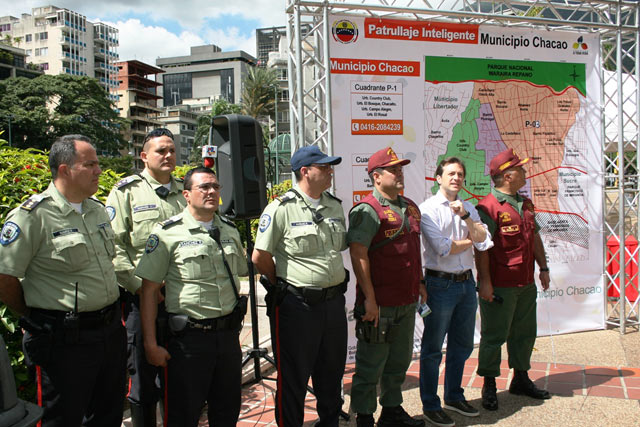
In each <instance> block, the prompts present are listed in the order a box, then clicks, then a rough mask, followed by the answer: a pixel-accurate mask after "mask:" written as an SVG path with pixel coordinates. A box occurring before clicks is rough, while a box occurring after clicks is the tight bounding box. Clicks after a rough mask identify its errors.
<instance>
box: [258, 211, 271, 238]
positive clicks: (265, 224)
mask: <svg viewBox="0 0 640 427" xmlns="http://www.w3.org/2000/svg"><path fill="white" fill-rule="evenodd" d="M269 225H271V216H270V215H269V214H262V216H261V217H260V223H259V224H258V227H259V230H260V232H261V233H264V231H265V230H266V229H267V228H269Z"/></svg>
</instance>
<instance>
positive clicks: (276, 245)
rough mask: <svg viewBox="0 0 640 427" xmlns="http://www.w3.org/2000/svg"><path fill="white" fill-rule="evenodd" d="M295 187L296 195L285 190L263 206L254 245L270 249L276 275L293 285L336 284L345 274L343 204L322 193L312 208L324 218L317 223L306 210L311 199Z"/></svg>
mask: <svg viewBox="0 0 640 427" xmlns="http://www.w3.org/2000/svg"><path fill="white" fill-rule="evenodd" d="M294 190H296V191H297V192H298V194H299V196H298V195H296V194H294V193H293V192H287V193H285V195H284V196H282V197H280V198H277V199H276V200H275V201H273V202H272V203H270V204H269V205H268V206H267V207H266V208H265V210H264V212H263V213H262V216H261V217H260V223H259V225H258V234H257V235H256V243H255V248H256V249H260V250H263V251H266V252H269V253H271V254H272V255H273V257H274V259H275V263H276V276H278V277H279V278H281V279H284V280H286V281H287V282H288V283H290V284H292V285H294V286H298V287H305V286H319V287H322V288H327V287H331V286H335V285H338V284H340V283H341V282H342V281H343V280H344V278H345V270H344V265H343V263H342V254H341V252H342V251H343V250H345V249H346V248H347V243H346V226H345V220H344V212H343V210H342V205H341V204H340V201H339V200H338V199H336V198H335V197H333V196H331V195H329V193H326V192H325V193H323V194H322V197H321V198H320V204H319V205H318V207H317V208H315V210H316V212H317V213H318V214H320V215H322V217H323V218H324V219H323V220H322V221H321V222H320V223H318V224H316V223H314V221H313V218H312V213H311V211H310V210H309V206H312V205H311V201H310V200H309V199H308V197H307V196H306V195H305V194H304V193H303V192H302V190H300V188H299V187H297V186H296V187H294ZM302 197H305V198H306V200H303V199H302ZM305 202H306V203H305Z"/></svg>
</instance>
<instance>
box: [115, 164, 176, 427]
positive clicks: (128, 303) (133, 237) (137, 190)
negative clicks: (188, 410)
mask: <svg viewBox="0 0 640 427" xmlns="http://www.w3.org/2000/svg"><path fill="white" fill-rule="evenodd" d="M160 187H162V184H161V183H160V182H158V181H157V180H156V179H155V178H153V177H152V176H151V174H149V172H148V171H147V170H146V169H145V170H144V171H142V173H140V174H139V175H131V176H128V177H126V178H123V179H122V180H120V181H119V182H118V183H117V184H116V185H115V186H114V187H113V189H112V190H111V193H110V194H109V197H108V198H107V212H108V213H109V216H110V218H111V226H112V227H113V230H114V231H115V235H116V259H115V270H116V276H117V277H118V284H119V285H120V286H121V287H122V288H124V289H126V290H127V291H128V293H123V303H124V305H123V317H124V319H125V326H126V328H127V346H128V351H127V353H128V355H129V357H128V361H127V366H128V370H129V378H130V379H131V383H130V387H129V392H128V393H127V399H128V400H129V402H130V403H131V409H132V418H133V419H134V423H138V422H140V423H141V424H143V423H144V422H145V421H140V420H139V419H142V418H145V419H146V418H148V419H149V421H148V422H149V423H151V424H153V418H154V417H155V413H156V409H155V406H156V402H157V401H158V399H159V398H160V396H161V395H162V394H163V393H162V390H161V388H160V384H161V382H160V381H159V380H158V375H159V370H158V368H157V367H155V366H152V365H150V364H149V363H148V362H147V359H146V356H145V354H144V345H143V339H142V328H141V326H140V300H139V297H138V295H136V292H137V291H138V290H139V289H140V286H141V285H142V281H141V280H140V278H139V277H137V276H136V275H135V274H134V272H135V267H136V265H137V264H138V261H139V260H140V257H141V256H142V254H143V253H144V246H145V244H146V243H147V239H148V238H149V234H151V231H152V230H153V228H154V227H155V226H156V225H157V224H158V223H159V222H160V221H164V220H165V219H167V218H169V217H171V216H173V215H177V214H179V213H180V212H182V210H183V209H184V207H185V206H186V201H185V199H184V196H183V195H182V180H177V179H175V178H173V177H172V178H171V190H169V192H168V194H167V196H166V198H164V199H163V198H162V197H160V196H159V195H158V194H157V193H156V191H155V190H156V189H157V188H160ZM158 310H159V312H160V316H166V312H165V311H164V307H163V304H160V305H159V307H158Z"/></svg>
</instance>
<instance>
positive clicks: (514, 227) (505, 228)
mask: <svg viewBox="0 0 640 427" xmlns="http://www.w3.org/2000/svg"><path fill="white" fill-rule="evenodd" d="M500 230H501V231H502V232H503V233H517V232H518V231H520V226H518V224H514V225H505V226H503V227H502V228H500Z"/></svg>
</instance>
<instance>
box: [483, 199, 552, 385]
mask: <svg viewBox="0 0 640 427" xmlns="http://www.w3.org/2000/svg"><path fill="white" fill-rule="evenodd" d="M491 194H492V195H493V196H494V197H495V198H496V199H497V200H498V202H499V203H505V202H506V203H508V204H509V205H511V207H512V208H513V209H514V210H515V211H516V212H517V213H518V215H520V216H521V217H524V215H523V204H524V203H525V199H524V198H523V197H522V196H521V195H520V194H518V193H516V194H515V195H511V194H506V193H503V192H501V191H499V190H496V189H495V188H492V189H491ZM478 214H480V219H482V222H484V223H485V224H486V225H487V227H488V228H489V232H490V233H491V236H494V241H495V239H496V234H497V231H498V230H497V224H496V220H497V218H492V217H491V216H490V215H489V214H487V212H485V211H484V210H483V209H481V208H479V209H478ZM534 221H535V220H534ZM539 230H540V227H539V226H538V223H537V222H534V231H535V233H537V232H538V231H539ZM522 239H526V235H524V234H523V236H522ZM525 261H526V262H529V263H531V264H533V262H534V260H533V259H529V260H525ZM493 293H494V294H495V295H498V296H500V297H501V298H502V300H503V303H502V304H496V303H494V302H488V301H485V300H483V299H480V321H481V323H480V325H481V326H480V330H481V338H480V346H479V352H478V375H481V376H487V377H498V376H500V361H501V359H502V357H501V349H502V345H503V344H504V343H505V342H506V343H507V352H508V353H509V366H510V367H511V368H513V369H516V370H518V371H528V370H529V369H531V363H530V362H531V353H532V351H533V347H534V345H535V341H536V336H537V332H538V331H537V326H538V323H537V319H536V299H537V297H538V292H537V289H536V285H535V282H532V283H529V284H526V285H524V286H508V287H504V286H503V283H493Z"/></svg>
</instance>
